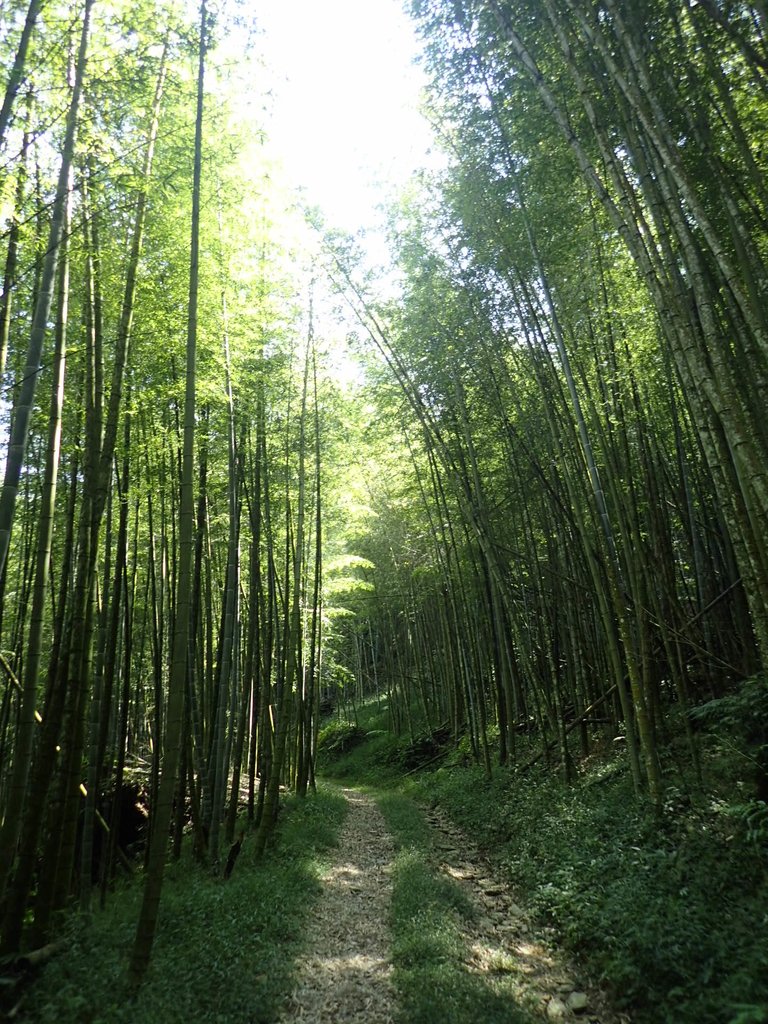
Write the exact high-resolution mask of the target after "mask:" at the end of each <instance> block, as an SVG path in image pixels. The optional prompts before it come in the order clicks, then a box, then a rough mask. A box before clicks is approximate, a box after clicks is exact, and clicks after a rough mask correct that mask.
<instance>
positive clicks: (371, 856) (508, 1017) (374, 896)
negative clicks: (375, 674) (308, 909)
mask: <svg viewBox="0 0 768 1024" xmlns="http://www.w3.org/2000/svg"><path fill="white" fill-rule="evenodd" d="M343 793H344V796H345V798H346V800H347V802H348V813H347V817H346V820H345V822H344V825H343V828H342V831H341V834H340V836H339V844H338V848H337V850H336V855H335V857H334V859H333V862H332V863H330V864H329V865H328V866H327V867H326V869H325V871H324V872H323V876H322V882H323V894H322V896H321V897H320V899H319V900H318V902H317V904H316V906H315V909H314V911H313V913H312V917H311V921H310V924H309V928H308V931H307V934H306V949H307V952H306V953H305V954H304V956H303V957H301V958H300V959H299V961H298V963H297V970H296V975H295V977H296V984H295V987H294V989H293V991H292V993H291V996H290V998H289V1000H288V1002H287V1004H286V1008H285V1011H284V1013H283V1016H282V1018H281V1020H282V1021H283V1024H288V1022H289V1021H302V1022H305V1024H330V1022H340V1024H351V1022H353V1021H354V1022H357V1024H389V1022H391V1021H394V1020H395V1019H398V1020H407V1021H409V1022H411V1021H413V1022H414V1024H416V1022H419V1024H430V1022H437V1021H440V1022H447V1021H453V1022H457V1024H458V1022H463V1021H472V1020H494V1021H496V1020H497V1021H509V1022H521V1024H522V1022H524V1021H536V1020H554V1021H558V1020H559V1021H570V1020H581V1021H585V1022H590V1024H620V1022H626V1021H628V1020H629V1018H628V1017H626V1016H624V1015H621V1014H617V1013H615V1012H612V1010H611V1009H610V1007H609V1006H608V1005H607V1003H606V1000H605V997H604V995H603V994H602V993H601V992H600V991H599V990H598V989H596V988H595V987H593V986H590V985H589V984H588V983H586V979H585V978H584V977H583V976H582V975H581V974H580V972H579V971H578V970H577V969H576V968H575V967H574V965H573V964H571V963H568V962H567V961H566V960H565V959H564V958H563V955H562V953H558V952H556V951H555V950H554V949H553V947H552V946H551V945H550V944H549V943H548V941H547V936H546V935H544V934H543V933H542V931H541V929H539V930H537V929H536V928H535V926H534V925H533V923H532V918H531V915H529V913H528V912H527V911H526V910H525V909H524V907H523V906H522V905H521V901H520V898H519V897H518V896H517V895H515V894H513V893H511V892H510V891H509V889H508V888H507V886H506V885H505V884H504V883H503V882H502V881H501V880H500V879H499V877H498V875H497V874H496V873H495V871H494V869H493V867H492V866H491V864H490V863H489V862H488V861H487V860H486V859H485V858H484V857H483V856H482V855H481V853H480V852H479V850H478V849H477V847H475V846H474V845H473V844H472V843H471V842H470V841H469V840H468V839H467V837H466V836H465V835H463V834H462V833H461V832H460V831H459V830H458V829H457V828H456V827H455V826H454V825H452V824H450V823H449V822H448V820H447V819H446V818H445V817H444V816H443V815H442V814H440V813H439V812H438V811H436V810H432V811H428V812H426V815H425V816H422V815H421V812H420V811H416V808H415V806H414V804H413V803H412V801H410V800H400V801H399V806H397V807H395V806H393V801H395V802H397V801H398V798H396V797H394V798H393V797H392V796H391V795H390V796H387V797H385V798H384V800H383V802H382V807H383V808H384V809H385V810H386V811H387V820H385V817H384V816H383V815H382V812H381V810H380V809H379V807H377V804H376V802H375V800H374V799H373V798H372V797H371V796H369V795H367V794H366V793H363V792H361V791H359V790H354V789H344V790H343ZM417 818H418V819H421V820H420V821H418V820H417ZM388 826H392V831H390V827H388ZM425 826H426V827H425ZM414 869H415V873H414ZM414 879H416V880H415V881H414ZM398 887H399V890H400V892H399V896H400V898H399V899H398ZM393 890H395V892H394V896H395V899H394V906H393ZM440 900H442V902H443V907H442V911H441V912H440V913H438V912H436V909H435V907H436V905H437V904H439V902H440ZM441 913H442V914H443V916H442V917H441V916H440V915H441ZM446 913H447V915H448V916H449V917H451V918H452V922H451V928H452V929H453V932H454V933H455V939H456V940H457V941H455V942H453V943H451V942H450V941H446V935H447V931H446V927H447V926H446V921H445V919H444V918H445V914H446ZM389 921H391V922H392V939H391V946H390V936H389V928H388V922H389ZM409 921H410V923H411V925H412V928H411V932H410V935H409V933H408V922H409ZM420 933H422V934H420ZM426 933H430V934H426ZM435 943H437V945H435ZM450 961H453V962H450ZM433 968H434V969H433ZM401 1004H402V1005H401Z"/></svg>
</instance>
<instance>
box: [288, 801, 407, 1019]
mask: <svg viewBox="0 0 768 1024" xmlns="http://www.w3.org/2000/svg"><path fill="white" fill-rule="evenodd" d="M343 792H344V796H345V797H346V799H347V801H348V803H349V812H348V814H347V818H346V820H345V822H344V827H343V828H342V831H341V835H340V836H339V847H338V850H337V851H336V857H335V860H334V864H333V866H332V867H331V868H329V869H328V871H326V872H325V874H324V875H323V876H322V881H323V890H324V891H323V895H322V897H321V898H320V900H319V902H318V905H317V907H316V909H315V912H314V914H313V916H312V921H311V924H310V927H309V931H308V934H307V936H306V940H307V947H306V948H307V950H308V951H309V952H308V953H307V954H306V955H305V956H304V957H302V958H301V959H300V960H299V962H298V965H297V967H298V984H297V986H296V988H295V989H294V991H293V992H292V994H291V998H290V1000H289V1003H288V1005H287V1006H286V1009H285V1012H284V1014H283V1017H282V1021H283V1024H288V1022H289V1021H302V1022H303V1024H352V1022H354V1024H391V1022H392V1021H393V1020H394V1009H393V1007H394V992H393V989H392V985H391V981H390V976H391V973H392V966H391V964H390V962H389V930H388V927H387V924H388V919H389V901H390V896H391V893H392V885H391V881H390V873H389V868H390V864H391V862H392V858H393V856H394V847H393V845H392V839H391V837H390V835H389V832H388V831H387V829H386V826H385V825H384V820H383V818H382V817H381V814H380V812H379V810H378V808H377V807H376V804H375V803H374V801H373V800H372V799H371V798H370V797H368V796H365V795H364V794H362V793H359V792H357V791H356V790H350V789H345V790H344V791H343Z"/></svg>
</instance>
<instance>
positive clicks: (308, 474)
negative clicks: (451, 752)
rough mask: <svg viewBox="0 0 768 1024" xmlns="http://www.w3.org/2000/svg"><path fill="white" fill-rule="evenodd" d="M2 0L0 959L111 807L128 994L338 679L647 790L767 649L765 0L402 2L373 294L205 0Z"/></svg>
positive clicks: (442, 726) (413, 714)
mask: <svg viewBox="0 0 768 1024" xmlns="http://www.w3.org/2000/svg"><path fill="white" fill-rule="evenodd" d="M7 7H8V11H9V15H8V17H7V18H6V19H5V23H4V24H5V28H4V30H3V33H2V35H0V59H1V60H2V66H3V69H4V74H5V82H6V89H5V95H4V101H3V105H2V109H0V146H2V149H1V150H0V198H1V200H2V203H3V208H2V210H3V221H4V227H3V235H2V250H0V260H2V261H3V262H2V264H1V266H2V292H1V293H0V371H1V372H2V382H3V392H2V398H3V402H4V406H3V410H2V413H3V429H4V443H5V445H6V447H7V457H6V461H5V468H4V482H3V489H2V494H1V495H0V573H1V575H0V673H1V676H2V680H1V685H0V808H2V824H1V825H0V893H1V894H2V895H1V896H0V947H1V948H2V950H3V951H4V952H8V951H15V950H18V949H19V948H21V947H24V948H34V947H36V946H41V945H43V944H44V943H45V942H47V941H48V940H49V939H50V937H51V935H52V933H53V932H54V931H55V925H56V915H57V913H58V912H59V911H60V910H62V909H63V908H65V907H69V906H72V905H73V904H74V905H76V906H77V907H78V908H79V909H80V911H81V912H82V913H84V914H88V913H90V912H91V909H92V907H93V906H94V904H95V902H96V900H97V899H100V900H104V899H105V898H106V897H107V895H108V893H109V891H110V888H111V885H112V880H113V878H114V876H115V872H116V871H123V870H125V871H130V870H132V867H131V858H130V853H131V851H130V850H126V849H125V846H124V840H123V838H122V836H121V821H122V815H123V813H124V811H125V806H124V804H125V799H126V796H127V797H128V800H129V803H131V804H132V805H133V811H134V812H135V811H136V810H137V807H136V804H137V803H138V804H140V805H141V807H146V808H148V809H149V810H148V813H149V820H148V830H149V837H148V844H147V848H146V851H145V852H144V853H143V857H144V880H145V881H144V884H145V889H144V903H143V907H142V911H141V919H140V921H139V923H138V928H137V935H136V942H135V946H134V950H133V955H132V957H131V964H130V974H131V978H132V980H133V982H134V983H139V982H140V981H141V978H142V976H143V974H144V972H145V970H146V968H147V964H148V961H149V955H150V950H151V945H152V937H153V934H154V930H155V925H156V921H157V918H158V908H159V904H160V895H161V887H162V878H163V867H164V864H165V861H166V858H167V857H168V856H169V855H170V856H174V857H178V856H179V855H180V852H181V848H182V843H183V841H184V839H185V837H188V841H189V843H190V844H191V845H192V846H193V849H194V855H195V857H196V858H197V859H198V860H199V862H200V863H201V864H202V865H207V866H209V867H211V868H212V869H213V870H215V871H217V872H218V873H224V872H226V871H229V870H231V868H232V856H233V854H234V852H236V850H237V848H238V846H237V842H238V837H239V836H241V833H240V832H239V830H240V829H241V828H242V827H243V825H242V822H243V820H245V821H246V822H247V824H246V825H245V827H246V828H247V829H249V830H250V829H253V830H254V836H253V838H252V839H250V840H249V841H252V842H254V843H255V845H256V847H257V849H258V850H259V851H263V850H264V848H265V845H266V843H267V841H268V837H269V834H270V830H271V829H272V827H273V825H274V822H275V818H276V815H277V810H278V803H279V797H280V790H281V787H283V786H288V787H291V788H294V789H295V790H296V791H297V792H298V793H299V794H302V795H305V794H306V793H307V792H308V791H309V790H311V789H312V788H313V786H314V783H315V777H314V773H315V750H316V743H317V730H318V724H319V715H320V708H321V704H323V705H325V704H326V703H328V704H331V703H332V702H333V700H335V698H336V695H337V693H338V692H339V691H341V692H343V693H346V694H347V695H351V696H354V697H357V696H361V697H364V696H367V695H369V694H371V693H376V694H378V695H379V696H383V695H384V694H386V696H387V698H388V708H389V714H390V718H391V724H392V728H393V729H394V730H395V731H397V732H404V733H406V732H410V733H411V735H412V736H414V737H415V736H416V734H417V733H418V732H419V731H420V730H423V729H424V728H426V729H427V730H428V731H430V732H432V733H435V734H436V733H444V734H448V735H450V736H451V737H452V739H453V740H454V741H455V742H456V743H460V742H464V743H466V746H467V751H468V754H469V756H472V757H474V758H476V759H477V760H478V761H479V762H481V763H483V764H484V765H485V767H486V770H487V771H488V772H489V773H490V772H492V771H493V770H494V765H495V763H497V762H499V761H500V762H501V763H505V764H511V765H515V764H517V765H520V764H521V762H523V759H525V761H524V762H523V763H529V762H530V759H531V757H535V758H538V757H541V758H544V759H546V760H547V761H548V762H552V763H553V765H557V767H558V768H559V770H562V771H563V772H564V773H565V776H566V778H570V777H571V776H572V774H573V772H574V770H575V768H574V762H575V755H576V753H577V752H578V753H581V754H587V753H589V751H590V749H591V748H592V744H593V742H594V740H595V738H597V737H599V736H600V735H602V736H603V737H604V738H607V739H608V741H609V742H612V743H614V742H617V741H619V742H621V743H622V744H623V745H625V747H626V755H627V762H628V767H629V771H630V772H631V776H632V779H633V781H634V785H635V789H636V792H637V794H638V797H639V798H641V799H645V798H649V799H650V801H651V802H652V803H653V804H654V805H656V806H659V805H660V804H661V802H662V799H663V793H664V786H665V773H667V772H668V771H669V763H668V757H667V754H666V753H665V751H666V749H667V743H668V741H670V740H672V739H676V738H678V737H679V738H681V739H682V741H683V742H684V743H687V745H688V748H689V751H690V757H691V758H692V759H693V761H694V763H696V759H697V757H698V751H697V742H696V734H695V728H694V726H695V719H694V718H693V717H692V715H691V714H690V712H691V710H692V709H695V708H696V707H697V706H698V705H701V704H703V703H705V702H706V701H708V700H710V699H711V698H713V697H717V696H718V695H720V694H722V693H724V692H726V691H727V690H728V689H729V688H732V687H736V686H741V685H743V683H744V681H745V680H754V679H758V680H760V679H762V678H763V677H762V675H761V672H762V669H763V665H764V659H765V657H766V656H768V573H767V572H766V559H767V558H768V555H766V550H765V538H766V536H767V535H768V534H767V532H766V528H765V527H766V516H767V515H768V490H766V471H767V470H768V459H767V458H766V455H767V454H768V453H767V452H766V442H767V441H768V437H767V435H766V426H765V419H764V415H763V410H764V408H765V401H764V396H765V378H766V369H767V368H766V330H767V328H766V318H765V308H766V307H765V295H766V264H765V261H766V237H767V236H766V226H767V224H768V213H767V211H766V188H765V181H766V173H765V172H766V167H765V161H766V154H765V151H764V145H763V141H762V140H763V138H764V137H765V130H766V127H767V126H766V112H767V111H768V95H767V94H766V72H767V71H768V38H767V37H766V32H767V31H768V24H767V21H768V15H766V11H765V9H764V6H763V5H762V4H758V3H754V4H748V3H744V4H736V3H726V2H720V0H698V2H696V0H640V2H638V3H633V4H632V5H627V4H621V3H619V2H618V0H600V2H594V0H507V2H504V0H498V2H497V0H465V2H463V0H413V2H412V4H411V7H412V14H413V17H414V19H415V22H416V24H417V26H418V28H419V31H420V33H421V36H422V39H423V45H424V57H423V60H424V65H425V67H426V69H427V71H428V74H429V76H430V81H431V86H430V90H429V95H428V97H427V104H428V115H429V118H430V120H431V122H432V124H433V125H434V128H435V133H436V136H437V138H438V140H439V143H440V146H441V147H442V149H443V151H444V152H445V165H444V167H443V169H441V170H438V171H433V172H430V173H427V172H424V173H423V174H422V175H420V176H418V177H417V178H416V179H415V180H414V181H413V182H412V183H411V185H410V186H409V188H408V189H407V190H406V192H405V194H404V195H403V196H402V197H401V198H400V200H399V201H398V203H397V204H396V205H395V206H394V207H393V208H392V210H391V242H392V250H393V253H394V257H395V261H396V265H397V275H396V276H397V278H398V280H399V282H400V287H399V291H398V293H397V297H396V298H392V297H391V289H390V297H384V298H382V297H381V295H378V296H377V295H376V293H375V290H374V288H373V286H372V284H371V282H370V281H368V280H366V278H365V276H364V275H363V274H362V273H361V271H360V261H359V259H357V258H356V257H355V256H354V255H353V247H352V246H351V245H349V244H347V243H346V242H340V241H339V240H338V239H335V238H334V237H333V236H327V237H326V238H325V239H324V241H323V244H322V246H319V247H317V248H316V250H315V252H314V255H313V257H312V259H311V260H307V258H305V256H304V252H305V249H306V248H307V246H306V245H305V239H304V235H303V231H304V228H303V226H302V227H301V228H300V227H299V226H298V223H299V221H301V218H300V217H299V216H298V214H297V211H296V209H295V203H294V200H293V198H292V197H291V196H289V195H288V194H286V193H284V192H283V191H281V187H280V184H279V174H278V173H276V172H275V169H274V168H273V167H271V165H270V164H269V161H268V160H267V158H266V157H265V155H264V150H263V145H262V143H263V134H262V131H261V128H260V126H259V118H258V115H254V110H253V103H255V104H256V106H257V105H258V102H257V101H258V91H259V90H258V88H257V87H256V86H255V85H254V81H253V79H254V78H257V77H258V74H259V70H258V67H257V65H256V64H255V63H254V64H248V63H245V62H243V63H238V61H233V60H227V59H225V58H220V56H219V51H218V50H217V42H220V41H226V38H227V35H228V33H230V32H234V30H235V27H234V26H233V25H232V24H230V23H228V22H227V17H228V15H227V14H226V11H219V12H218V13H217V16H216V17H213V16H212V14H211V12H209V11H208V10H207V9H206V4H205V3H203V4H202V8H201V10H200V12H199V18H198V19H197V21H195V20H192V19H191V18H190V16H189V15H188V13H187V12H186V11H185V10H184V9H174V8H173V7H168V6H163V5H158V6H154V5H153V3H152V2H151V0H146V2H144V3H142V4H140V5H138V6H137V5H135V4H132V5H128V4H124V5H123V4H121V3H116V2H111V0H110V3H109V4H99V3H96V4H92V0H83V2H82V3H75V4H74V5H72V6H68V5H67V4H65V3H61V4H59V3H54V2H49V3H48V4H42V3H40V2H39V0H31V3H30V4H29V6H26V5H25V4H23V3H9V4H8V5H7ZM630 7H631V9H630ZM241 30H242V26H237V31H241ZM249 76H250V77H249ZM251 93H253V94H254V96H255V97H256V100H254V101H253V102H252V105H251V107H249V106H248V96H249V94H251ZM235 97H237V102H236V101H235ZM331 289H335V292H336V297H335V298H333V299H329V291H330V290H331ZM337 299H338V300H340V301H343V302H344V303H345V304H346V306H347V308H348V309H349V310H351V311H352V313H353V315H354V317H355V318H356V323H357V328H356V330H357V334H358V341H359V344H360V347H361V348H362V349H363V350H364V355H363V357H362V359H363V362H364V364H365V379H364V381H363V382H358V383H356V384H355V385H354V386H348V387H345V386H343V385H342V384H340V383H339V382H338V381H336V380H334V378H333V372H332V371H333V362H334V359H333V357H332V356H331V355H329V352H328V350H327V348H326V347H325V344H324V339H323V337H322V336H321V334H322V332H321V331H320V330H319V329H318V324H319V322H320V319H321V317H320V314H319V312H318V311H319V310H320V309H321V310H322V319H323V320H324V321H325V320H326V319H327V314H328V311H329V309H330V307H331V306H333V304H334V302H336V300H337ZM342 329H343V330H349V327H348V325H347V326H346V327H344V328H342ZM756 685H757V686H758V687H763V689H762V690H760V691H759V692H760V693H762V694H763V695H764V684H763V683H760V682H758V684H756ZM756 692H757V691H756ZM321 698H322V700H321ZM762 767H763V769H764V768H765V766H764V765H763V766H762ZM518 778H519V777H518ZM518 784H524V782H522V783H518ZM239 811H240V812H242V813H241V816H240V817H238V813H239ZM228 851H229V854H230V856H229V858H228V857H227V853H228Z"/></svg>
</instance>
